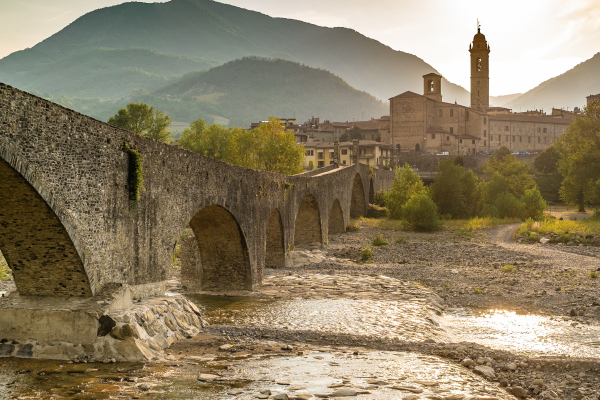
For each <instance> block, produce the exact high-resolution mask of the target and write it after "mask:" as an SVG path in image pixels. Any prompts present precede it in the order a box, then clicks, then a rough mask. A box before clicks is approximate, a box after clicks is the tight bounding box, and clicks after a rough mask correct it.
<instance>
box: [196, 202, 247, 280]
mask: <svg viewBox="0 0 600 400" xmlns="http://www.w3.org/2000/svg"><path fill="white" fill-rule="evenodd" d="M190 228H191V229H192V231H193V232H194V235H195V236H196V240H197V245H198V249H199V252H200V260H199V261H200V262H201V268H202V274H201V276H202V282H201V289H202V290H203V291H227V290H252V266H251V263H250V257H249V255H248V246H247V244H246V238H245V236H244V233H243V232H242V229H241V228H240V225H239V224H238V222H237V220H236V219H235V217H234V216H233V215H232V214H231V213H230V212H229V211H228V210H226V209H225V208H223V207H221V206H216V205H212V206H208V207H204V208H203V209H201V210H200V211H198V212H197V213H196V214H195V215H194V216H193V217H192V220H191V221H190Z"/></svg>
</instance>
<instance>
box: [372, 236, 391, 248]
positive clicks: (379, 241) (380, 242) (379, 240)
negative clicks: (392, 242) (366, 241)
mask: <svg viewBox="0 0 600 400" xmlns="http://www.w3.org/2000/svg"><path fill="white" fill-rule="evenodd" d="M371 244H372V245H373V246H385V245H387V244H389V243H388V242H387V240H385V239H384V238H383V235H382V234H379V235H377V236H375V237H374V238H373V240H371Z"/></svg>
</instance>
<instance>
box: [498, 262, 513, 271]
mask: <svg viewBox="0 0 600 400" xmlns="http://www.w3.org/2000/svg"><path fill="white" fill-rule="evenodd" d="M516 270H517V267H515V266H514V265H512V264H506V265H503V266H501V267H500V271H502V272H514V271H516Z"/></svg>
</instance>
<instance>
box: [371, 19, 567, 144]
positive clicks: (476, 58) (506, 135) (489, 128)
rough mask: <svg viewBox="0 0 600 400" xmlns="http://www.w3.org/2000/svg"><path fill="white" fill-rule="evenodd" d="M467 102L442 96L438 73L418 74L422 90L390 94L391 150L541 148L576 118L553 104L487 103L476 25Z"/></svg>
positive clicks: (483, 51)
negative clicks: (529, 107) (545, 108)
mask: <svg viewBox="0 0 600 400" xmlns="http://www.w3.org/2000/svg"><path fill="white" fill-rule="evenodd" d="M469 53H470V57H471V63H470V66H471V106H470V107H466V106H462V105H459V104H456V103H446V102H444V101H442V76H440V75H438V74H434V73H430V74H427V75H424V76H423V94H422V95H421V94H417V93H413V92H410V91H408V92H404V93H402V94H399V95H397V96H395V97H392V98H391V99H390V129H389V137H384V138H382V139H383V140H384V141H386V142H387V143H390V144H392V148H393V149H394V150H395V151H396V152H417V153H419V152H420V153H429V152H431V153H434V154H439V153H445V152H447V153H448V154H450V155H459V154H462V155H469V154H478V153H481V152H486V151H487V152H490V153H491V152H494V151H496V150H497V149H499V148H500V147H502V146H506V147H508V148H509V149H511V150H512V151H513V152H541V151H543V150H544V149H545V148H547V147H549V146H551V145H552V144H553V143H554V142H555V140H556V139H557V138H558V136H560V134H561V133H562V132H564V131H565V130H566V128H567V126H568V125H569V124H570V123H571V122H573V121H574V120H575V118H576V117H577V114H576V113H573V112H568V111H565V110H562V109H553V110H552V114H551V115H548V114H546V113H544V112H541V111H537V110H535V111H527V112H522V113H513V112H512V111H511V110H509V109H507V108H501V107H490V103H489V97H490V89H489V88H490V74H489V55H490V46H489V45H488V43H487V41H486V39H485V36H484V35H483V34H482V33H481V29H480V28H478V29H477V34H476V35H475V37H474V38H473V42H472V43H471V44H470V45H469Z"/></svg>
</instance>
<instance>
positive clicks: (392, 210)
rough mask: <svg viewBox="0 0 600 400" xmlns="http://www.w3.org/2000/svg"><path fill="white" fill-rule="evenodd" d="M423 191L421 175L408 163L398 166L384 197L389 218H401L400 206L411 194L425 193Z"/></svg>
mask: <svg viewBox="0 0 600 400" xmlns="http://www.w3.org/2000/svg"><path fill="white" fill-rule="evenodd" d="M425 191H426V189H425V187H424V186H423V181H422V180H421V177H419V174H417V173H416V172H415V171H413V170H412V168H411V167H410V165H408V164H405V165H404V167H402V168H398V169H397V170H396V177H395V178H394V182H393V183H392V188H391V189H390V190H389V191H388V192H387V193H386V198H385V204H386V207H387V208H388V210H389V217H390V218H391V219H402V207H403V206H404V205H405V204H406V203H407V202H408V200H409V199H410V198H411V197H412V196H414V195H416V194H421V193H425Z"/></svg>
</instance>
